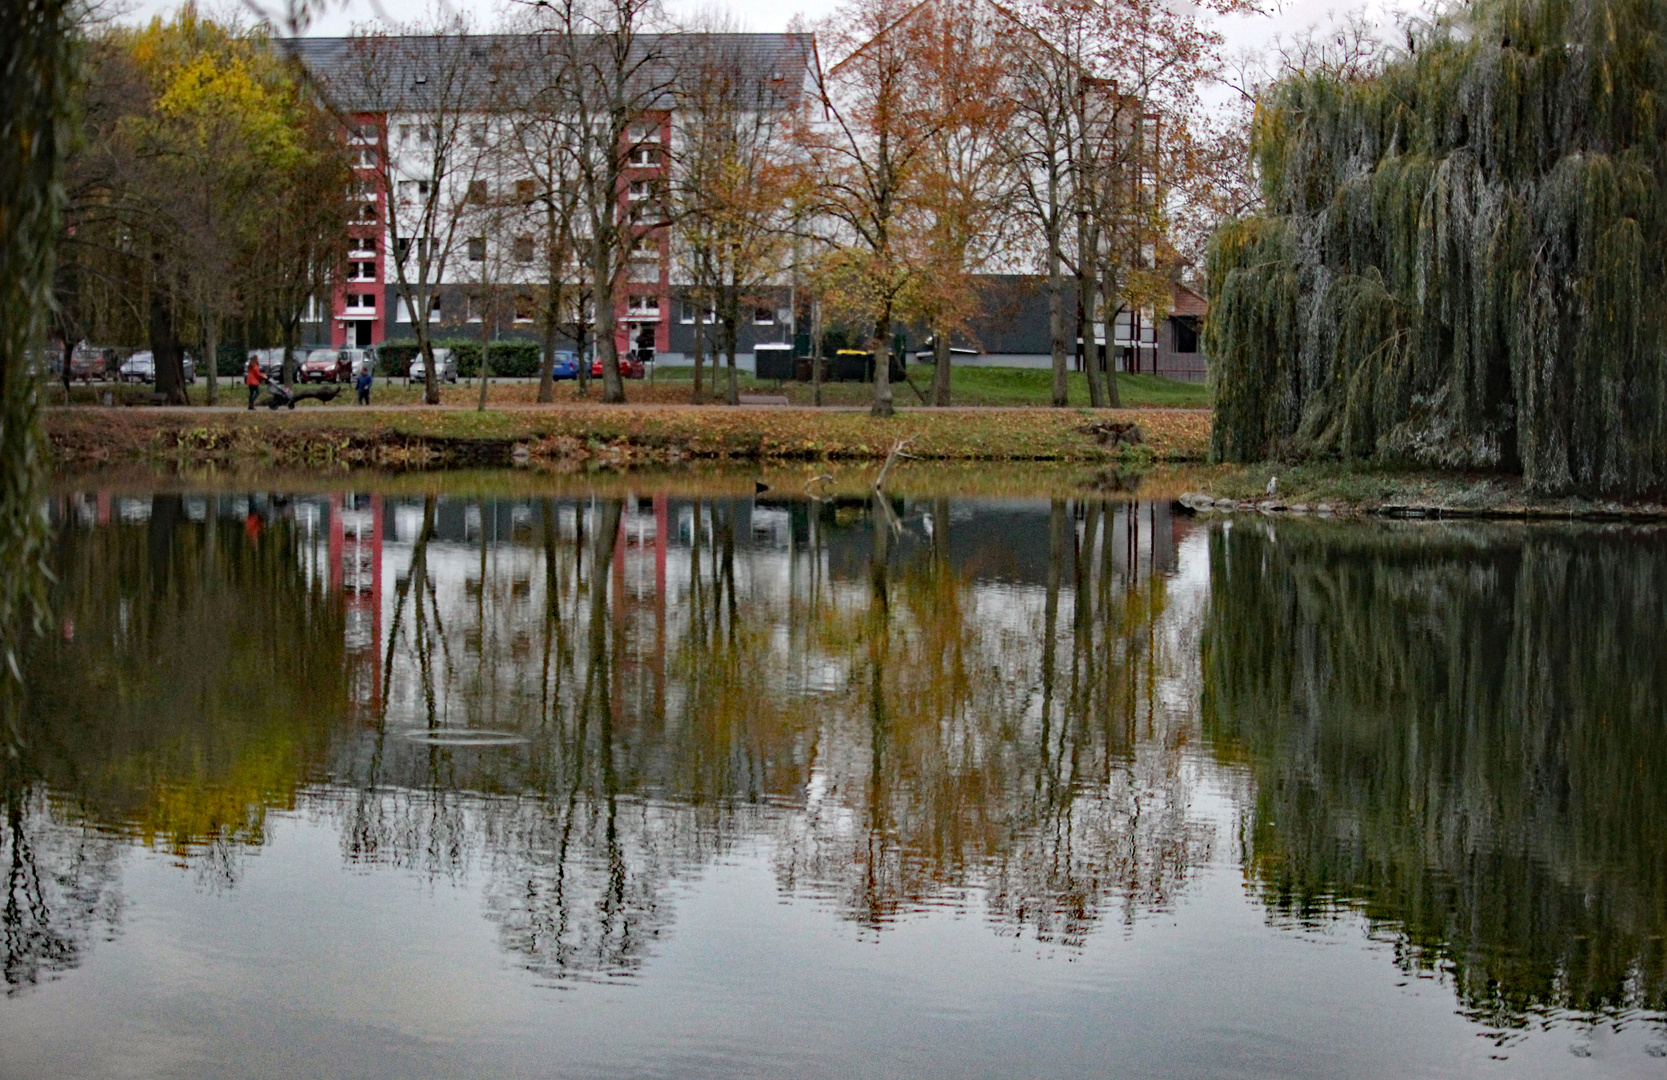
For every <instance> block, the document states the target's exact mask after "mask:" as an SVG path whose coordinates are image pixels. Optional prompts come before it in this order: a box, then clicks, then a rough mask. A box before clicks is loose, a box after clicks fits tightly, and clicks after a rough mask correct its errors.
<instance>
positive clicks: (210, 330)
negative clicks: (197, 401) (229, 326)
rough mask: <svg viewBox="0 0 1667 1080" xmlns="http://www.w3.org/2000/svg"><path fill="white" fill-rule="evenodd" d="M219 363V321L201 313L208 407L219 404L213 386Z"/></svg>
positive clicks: (216, 390)
mask: <svg viewBox="0 0 1667 1080" xmlns="http://www.w3.org/2000/svg"><path fill="white" fill-rule="evenodd" d="M219 363H220V320H219V319H217V318H215V317H214V316H213V315H212V314H210V313H208V312H206V311H205V312H204V313H203V367H204V368H205V369H206V370H205V372H204V378H205V379H206V380H207V386H208V403H209V405H211V406H212V405H218V404H220V394H219V391H218V387H216V386H215V383H214V376H215V373H216V371H217V369H218V367H219Z"/></svg>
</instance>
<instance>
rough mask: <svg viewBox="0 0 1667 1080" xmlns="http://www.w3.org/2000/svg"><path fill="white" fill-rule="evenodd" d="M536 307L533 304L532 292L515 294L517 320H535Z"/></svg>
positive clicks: (527, 321) (526, 321) (520, 321)
mask: <svg viewBox="0 0 1667 1080" xmlns="http://www.w3.org/2000/svg"><path fill="white" fill-rule="evenodd" d="M535 311H536V308H535V307H534V305H533V297H532V294H531V293H516V294H515V321H516V322H519V323H529V322H532V321H533V318H534V313H535Z"/></svg>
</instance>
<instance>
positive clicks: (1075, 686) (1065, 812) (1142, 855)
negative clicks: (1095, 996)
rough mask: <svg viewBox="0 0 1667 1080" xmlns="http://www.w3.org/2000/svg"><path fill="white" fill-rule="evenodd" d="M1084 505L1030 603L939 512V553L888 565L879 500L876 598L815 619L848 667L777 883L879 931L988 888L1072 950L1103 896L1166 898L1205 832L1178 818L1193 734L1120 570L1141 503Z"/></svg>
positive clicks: (825, 708) (1056, 515) (885, 513)
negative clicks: (965, 572) (1117, 526)
mask: <svg viewBox="0 0 1667 1080" xmlns="http://www.w3.org/2000/svg"><path fill="white" fill-rule="evenodd" d="M1076 509H1077V512H1076V513H1074V514H1073V513H1070V512H1069V510H1068V508H1067V506H1066V505H1065V504H1063V503H1058V504H1055V506H1054V510H1053V514H1052V515H1051V522H1052V526H1051V529H1050V533H1051V540H1050V545H1051V547H1050V552H1049V574H1048V582H1047V586H1046V590H1045V596H1044V598H1043V604H1042V611H1041V612H1040V613H1038V612H1037V611H1036V610H1035V605H1034V604H1033V603H1027V599H1028V598H1027V597H1025V596H1024V595H1022V594H1019V593H1016V592H1013V591H1002V590H982V591H981V590H979V589H978V588H976V587H974V584H973V583H972V582H970V581H968V580H966V579H964V578H963V577H962V576H961V575H960V574H959V573H958V572H957V571H956V569H955V568H954V567H953V565H952V564H951V563H950V561H949V559H948V558H947V554H946V553H947V550H948V544H949V530H950V528H951V525H950V518H949V514H948V512H947V507H945V506H943V505H941V504H940V505H939V506H938V507H937V508H936V512H935V513H934V514H933V515H932V522H933V528H932V533H931V537H932V540H931V543H930V544H929V545H928V548H927V550H926V551H924V552H923V553H920V554H919V555H918V557H914V558H910V559H907V560H905V561H904V562H903V565H902V566H901V567H900V569H894V568H893V566H892V563H893V562H894V561H895V559H894V555H893V548H894V546H895V545H894V544H893V543H892V542H891V539H892V537H894V536H900V535H901V522H900V521H899V520H898V516H897V514H896V512H895V510H894V509H893V507H892V505H891V504H890V503H889V502H888V501H886V500H882V499H875V500H874V502H873V506H872V508H871V512H870V517H869V531H870V533H871V538H872V541H873V548H872V551H873V554H872V558H871V561H870V573H869V580H868V588H867V589H866V591H865V592H866V595H864V593H861V592H857V591H848V592H846V593H845V594H843V595H841V596H839V597H838V598H837V600H836V601H835V602H834V603H833V604H831V605H830V606H831V607H833V608H835V610H836V613H835V614H834V615H832V616H831V617H829V618H827V619H825V620H824V621H823V622H822V623H821V626H822V634H821V640H820V642H819V645H820V646H821V648H823V649H825V650H827V651H828V652H830V653H834V654H838V653H840V652H843V655H844V662H845V667H846V670H848V671H849V672H850V676H849V678H848V680H847V684H846V687H845V689H844V691H843V692H842V693H839V694H834V695H829V696H827V697H826V698H825V699H824V700H822V701H821V702H820V703H819V705H818V709H819V715H818V717H817V719H816V723H817V725H818V730H817V734H816V736H815V747H816V758H815V763H814V768H813V772H814V774H815V776H814V779H813V782H812V784H811V790H812V796H811V798H810V800H809V806H808V809H807V813H806V815H805V816H804V818H803V819H802V820H800V821H796V822H793V823H792V824H790V825H789V830H790V833H791V835H790V837H789V839H788V842H787V844H786V849H787V850H786V854H785V855H784V859H785V860H786V861H787V863H788V865H787V866H786V867H784V868H783V870H782V874H783V876H784V879H787V880H791V881H794V882H804V883H806V884H817V883H821V884H823V885H825V886H827V887H831V888H832V889H833V890H834V891H835V892H836V894H839V895H840V896H841V899H842V903H843V904H844V905H845V906H846V907H847V908H848V910H850V911H851V912H852V913H853V915H854V916H855V917H856V918H858V919H859V920H860V921H863V922H865V923H868V924H870V925H878V924H880V923H882V922H884V921H886V920H888V919H890V918H892V917H894V916H895V914H896V913H897V912H899V911H901V910H906V909H908V908H911V907H914V906H918V905H920V904H923V903H928V902H932V901H933V900H934V899H936V898H939V897H944V896H949V897H953V896H955V895H957V894H959V893H961V892H963V891H965V890H968V889H972V888H976V887H980V886H982V887H983V888H984V890H985V893H986V896H987V904H988V907H989V910H990V913H991V915H992V917H993V918H995V919H996V920H997V921H999V922H1002V923H1007V924H1010V925H1012V926H1014V927H1015V928H1022V927H1031V928H1033V929H1034V932H1036V933H1037V934H1038V935H1039V936H1041V937H1043V938H1045V939H1050V940H1061V941H1065V942H1071V943H1075V942H1080V940H1081V939H1082V937H1083V936H1084V934H1085V933H1086V932H1087V930H1088V929H1089V927H1090V926H1091V925H1092V924H1093V923H1094V922H1095V921H1096V920H1097V919H1098V918H1099V912H1100V909H1101V907H1102V905H1103V903H1104V902H1105V900H1107V899H1108V898H1113V897H1117V898H1121V900H1122V901H1123V902H1124V904H1125V905H1126V909H1125V910H1126V914H1127V915H1128V916H1129V917H1132V916H1133V915H1134V914H1135V913H1136V912H1137V911H1138V910H1140V909H1143V908H1149V907H1152V906H1161V905H1163V904H1164V903H1166V902H1167V901H1168V900H1169V899H1170V898H1171V897H1172V895H1173V893H1174V890H1175V888H1176V887H1177V886H1178V884H1179V883H1180V882H1181V881H1182V880H1183V878H1184V877H1185V874H1186V872H1187V870H1188V869H1189V868H1190V867H1191V866H1193V865H1196V863H1197V861H1198V860H1199V859H1200V858H1201V857H1202V856H1203V855H1204V854H1205V853H1206V852H1207V847H1208V838H1207V835H1205V834H1204V833H1202V832H1201V831H1200V830H1201V829H1202V826H1200V825H1199V824H1198V823H1197V822H1194V821H1192V820H1190V819H1189V818H1188V816H1187V813H1186V803H1187V790H1186V787H1185V782H1184V777H1183V774H1182V771H1181V761H1180V738H1181V736H1180V731H1181V726H1180V725H1175V724H1172V723H1171V720H1170V718H1169V717H1168V716H1167V714H1165V713H1164V712H1163V710H1162V709H1161V708H1159V707H1157V706H1156V698H1155V694H1154V689H1155V686H1156V683H1157V681H1158V680H1159V679H1160V678H1161V677H1162V676H1163V675H1167V674H1169V672H1168V670H1167V664H1166V661H1165V658H1164V657H1163V656H1161V655H1158V651H1159V649H1158V642H1157V639H1156V638H1155V637H1154V636H1153V634H1152V633H1151V631H1152V628H1153V626H1154V625H1155V623H1156V622H1157V621H1158V620H1160V619H1161V618H1162V616H1163V614H1164V611H1165V600H1164V593H1163V589H1162V585H1161V582H1160V581H1159V580H1157V579H1155V578H1148V579H1145V580H1138V579H1137V578H1136V576H1135V575H1134V574H1132V573H1130V572H1128V571H1127V570H1126V569H1124V568H1123V567H1121V566H1119V565H1118V560H1117V559H1116V557H1115V545H1114V544H1113V543H1112V540H1111V528H1110V525H1111V521H1112V518H1113V514H1114V513H1117V514H1121V515H1124V516H1123V517H1122V520H1124V521H1125V522H1126V521H1129V520H1133V519H1134V517H1135V514H1134V513H1133V511H1132V508H1124V509H1123V510H1120V511H1108V509H1107V508H1105V507H1103V506H1102V505H1100V504H1098V503H1089V504H1087V505H1085V506H1081V507H1078V508H1076ZM1073 526H1075V527H1073ZM1068 579H1069V580H1068ZM1062 613H1063V614H1062ZM1061 654H1063V655H1064V660H1063V662H1061ZM847 868H849V869H847Z"/></svg>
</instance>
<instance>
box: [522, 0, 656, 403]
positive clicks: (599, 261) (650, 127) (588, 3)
mask: <svg viewBox="0 0 1667 1080" xmlns="http://www.w3.org/2000/svg"><path fill="white" fill-rule="evenodd" d="M655 13H656V7H655V4H654V3H653V0H544V2H542V3H540V4H539V5H538V8H537V16H538V20H539V28H540V30H541V31H542V33H541V35H540V37H541V40H542V42H543V44H544V47H545V48H546V49H547V50H548V51H549V54H550V56H551V57H552V59H553V61H554V63H553V68H554V70H555V71H556V72H559V73H560V79H559V81H558V82H555V84H554V85H553V86H552V87H551V88H550V89H551V90H552V91H554V92H555V93H556V95H558V100H560V101H561V111H562V112H563V113H564V114H565V116H566V118H567V123H568V125H569V130H570V131H571V132H572V138H573V142H572V159H573V165H574V169H573V175H574V180H575V182H576V184H577V185H578V187H579V189H580V192H581V201H580V207H581V213H582V216H583V219H584V220H583V224H584V226H585V231H586V232H587V233H588V236H587V238H586V239H587V242H586V245H585V246H586V248H587V254H588V255H589V256H590V275H589V276H590V280H591V283H592V289H593V291H594V296H595V302H594V304H593V307H594V310H595V327H596V331H595V334H596V349H597V354H598V357H599V359H600V360H601V362H602V387H603V391H602V400H603V401H605V402H623V401H624V400H625V384H624V382H623V381H622V380H621V378H620V372H619V341H618V338H617V333H618V307H619V303H620V299H621V293H622V290H623V289H624V288H625V287H626V285H627V284H628V281H627V277H628V264H629V259H630V253H631V246H632V244H633V242H634V240H635V239H636V237H637V236H638V235H640V234H641V233H642V232H643V231H644V230H647V229H650V228H653V227H658V226H663V225H664V224H665V206H664V204H663V203H657V202H655V201H653V200H642V201H640V202H638V203H634V204H628V201H627V199H626V197H625V196H626V183H627V174H628V171H629V169H630V157H631V154H632V152H633V151H634V150H635V149H636V148H637V147H638V146H640V145H643V144H645V143H650V142H653V141H657V139H658V136H659V134H660V133H661V132H662V131H663V130H664V126H665V121H666V115H667V109H668V107H669V105H670V91H671V85H672V74H671V65H670V64H669V63H668V62H667V61H668V57H667V56H666V54H665V51H664V49H665V41H664V38H663V37H662V36H661V35H658V34H655V33H653V32H652V31H653V29H654V21H655Z"/></svg>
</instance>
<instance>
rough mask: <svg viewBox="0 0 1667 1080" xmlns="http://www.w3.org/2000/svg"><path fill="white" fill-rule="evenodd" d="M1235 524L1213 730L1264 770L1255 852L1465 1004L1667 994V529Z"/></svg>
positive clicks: (1316, 912) (1261, 869) (1220, 558)
mask: <svg viewBox="0 0 1667 1080" xmlns="http://www.w3.org/2000/svg"><path fill="white" fill-rule="evenodd" d="M1275 541H1276V538H1275V536H1274V534H1273V531H1272V530H1271V529H1269V530H1266V531H1263V530H1260V529H1256V528H1234V529H1233V530H1231V531H1230V532H1228V531H1222V532H1218V533H1216V534H1214V535H1213V536H1212V551H1211V573H1212V582H1213V583H1212V590H1211V604H1210V610H1209V614H1208V618H1207V623H1206V628H1205V636H1204V644H1203V647H1204V679H1205V687H1204V698H1203V701H1204V718H1205V731H1206V734H1208V735H1210V736H1211V737H1212V738H1213V740H1214V742H1215V746H1216V750H1217V753H1218V754H1220V755H1222V756H1225V757H1227V758H1230V759H1233V760H1240V761H1243V762H1244V763H1245V764H1247V765H1248V766H1249V768H1250V771H1251V774H1252V776H1253V777H1254V779H1255V783H1256V796H1255V804H1254V810H1253V811H1252V819H1251V826H1250V834H1249V846H1248V855H1247V858H1248V859H1249V862H1250V867H1251V869H1252V871H1253V872H1254V874H1255V876H1256V879H1257V880H1258V881H1259V882H1260V883H1261V887H1262V889H1263V893H1264V897H1265V900H1266V902H1267V903H1269V904H1270V905H1271V906H1272V907H1273V908H1274V909H1275V910H1276V911H1278V912H1280V913H1282V914H1286V915H1289V916H1291V917H1295V918H1299V919H1304V920H1307V919H1318V918H1324V917H1326V916H1327V914H1328V912H1330V911H1331V910H1333V908H1334V905H1335V904H1337V903H1343V904H1346V905H1349V906H1353V907H1358V908H1360V909H1361V910H1363V911H1364V912H1365V914H1366V915H1367V916H1368V917H1369V918H1370V919H1372V920H1373V921H1374V922H1375V923H1377V924H1378V925H1379V926H1380V927H1381V928H1382V929H1383V930H1384V931H1385V932H1388V933H1391V934H1393V935H1394V936H1395V937H1396V939H1397V940H1398V941H1399V942H1400V944H1401V946H1402V949H1403V952H1402V955H1403V956H1404V957H1405V962H1407V963H1408V964H1416V965H1420V966H1426V967H1440V968H1442V969H1444V970H1446V971H1447V972H1449V973H1450V975H1451V977H1452V979H1453V981H1454V985H1455V989H1456V991H1457V993H1458V995H1459V998H1460V1001H1461V1002H1462V1004H1463V1006H1464V1008H1465V1009H1466V1011H1467V1012H1469V1013H1471V1014H1472V1015H1474V1016H1476V1017H1477V1018H1479V1019H1483V1020H1486V1021H1488V1022H1491V1023H1494V1024H1501V1025H1514V1024H1520V1023H1522V1022H1523V1021H1524V1020H1525V1018H1526V1017H1527V1015H1529V1014H1531V1013H1533V1012H1535V1011H1537V1010H1541V1009H1545V1008H1554V1007H1566V1008H1574V1009H1579V1010H1593V1011H1599V1012H1618V1011H1621V1010H1625V1009H1629V1008H1635V1007H1647V1008H1651V1009H1661V1008H1662V1007H1664V1006H1667V956H1664V954H1663V952H1662V948H1661V941H1662V937H1663V934H1664V932H1667V913H1664V912H1663V910H1662V908H1661V903H1660V898H1661V897H1662V896H1664V895H1667V835H1664V833H1663V829H1664V828H1667V825H1664V822H1667V757H1664V755H1663V754H1662V752H1661V741H1660V715H1661V702H1662V701H1663V700H1667V662H1664V659H1663V657H1662V655H1661V653H1660V651H1659V650H1658V649H1655V648H1651V647H1647V644H1646V643H1650V642H1653V641H1654V640H1655V637H1656V627H1657V623H1658V622H1659V617H1660V610H1661V605H1662V602H1663V600H1664V599H1667V562H1664V561H1663V558H1662V555H1661V549H1660V543H1659V537H1658V534H1653V533H1638V532H1631V531H1626V530H1619V531H1615V532H1610V533H1604V534H1598V533H1593V532H1590V531H1587V532H1572V531H1571V532H1563V531H1558V530H1554V529H1536V530H1532V531H1519V530H1511V529H1504V528H1482V527H1471V528H1459V527H1452V528H1439V529H1420V530H1416V531H1406V532H1385V531H1377V530H1373V531H1362V530H1354V529H1346V528H1325V527H1321V526H1317V525H1316V526H1308V527H1302V526H1299V525H1298V524H1296V523H1291V524H1282V525H1281V526H1280V527H1279V529H1278V533H1277V542H1275Z"/></svg>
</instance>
